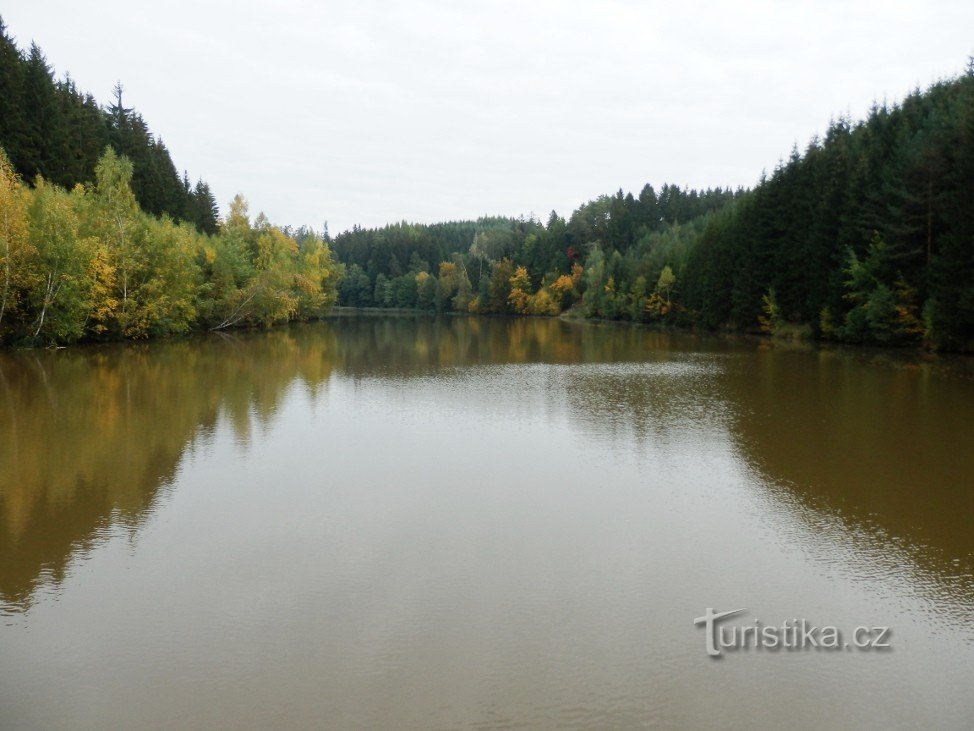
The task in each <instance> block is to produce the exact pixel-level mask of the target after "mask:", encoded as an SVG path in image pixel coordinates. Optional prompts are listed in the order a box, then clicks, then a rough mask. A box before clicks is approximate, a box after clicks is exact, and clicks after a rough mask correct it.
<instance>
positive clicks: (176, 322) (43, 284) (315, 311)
mask: <svg viewBox="0 0 974 731" xmlns="http://www.w3.org/2000/svg"><path fill="white" fill-rule="evenodd" d="M132 175H133V166H132V164H131V162H130V161H129V160H127V159H126V158H124V157H121V156H119V155H117V154H116V153H115V151H114V150H113V149H112V148H110V147H109V148H107V149H106V151H105V154H104V155H103V156H102V157H101V159H100V160H99V161H98V163H97V165H96V172H95V177H96V181H95V183H94V185H92V186H90V187H84V186H76V187H75V188H74V190H72V191H71V192H70V193H68V192H67V191H65V190H64V189H63V188H61V187H59V186H57V185H54V184H52V183H49V182H47V181H46V180H44V178H40V177H38V178H37V182H36V185H35V187H34V188H33V189H31V188H28V187H27V186H25V185H23V184H22V183H21V182H20V180H19V179H18V177H17V176H16V174H15V173H14V171H13V169H12V166H11V165H10V164H9V162H8V161H7V157H6V155H5V153H4V152H3V150H2V148H0V342H8V343H9V342H21V341H24V342H33V343H39V344H41V343H67V342H73V341H76V340H79V339H83V338H89V339H90V338H99V337H107V338H147V337H154V336H162V335H170V334H175V333H182V332H186V331H188V330H190V329H193V328H197V327H207V328H210V329H222V328H227V327H232V326H236V325H271V324H274V323H277V322H283V321H287V320H291V319H296V318H297V319H308V318H313V317H320V316H321V315H322V314H324V313H325V312H326V311H327V310H328V308H329V307H331V306H332V305H333V304H334V303H335V300H336V298H337V286H338V281H339V280H340V279H341V276H342V267H341V265H340V264H338V263H336V262H335V261H334V259H333V258H332V256H331V251H330V249H329V247H328V244H327V242H326V241H325V240H324V239H323V238H322V237H321V236H318V235H317V234H315V233H314V232H313V231H309V230H307V229H300V230H299V231H298V232H296V233H295V234H288V233H285V231H284V230H282V229H280V228H277V227H275V226H272V225H270V224H269V223H268V222H267V219H266V218H265V217H264V216H263V215H260V216H258V217H257V219H256V220H255V221H254V223H253V224H251V222H250V220H249V218H248V215H247V203H246V201H245V200H244V199H243V198H242V197H240V196H237V198H235V199H234V201H233V203H231V205H230V213H229V215H228V216H227V219H226V221H224V223H223V226H221V227H220V229H219V231H218V233H217V234H216V235H214V236H208V235H205V234H203V233H200V232H199V231H198V230H197V229H196V228H195V227H193V226H191V225H190V224H188V223H177V222H175V221H174V220H173V219H171V218H170V217H169V216H166V215H163V216H161V217H158V218H157V217H155V216H152V215H150V214H148V213H146V212H145V211H143V210H141V209H140V208H139V205H138V203H137V201H136V198H135V195H134V193H133V192H132V187H131V185H132V182H131V181H132Z"/></svg>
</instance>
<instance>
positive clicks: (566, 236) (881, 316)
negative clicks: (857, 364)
mask: <svg viewBox="0 0 974 731" xmlns="http://www.w3.org/2000/svg"><path fill="white" fill-rule="evenodd" d="M334 250H335V252H336V254H337V256H338V258H339V259H340V260H341V261H342V262H344V263H345V264H346V266H347V274H346V277H345V279H344V280H343V281H342V283H341V284H340V286H339V302H340V304H343V305H349V306H371V307H408V308H420V309H426V310H437V311H462V312H481V313H508V314H537V315H554V314H559V313H561V312H564V311H566V310H571V311H572V312H574V313H577V314H578V315H580V316H583V317H597V318H608V319H625V320H632V321H639V322H657V323H661V324H666V325H680V326H695V327H703V328H708V329H734V330H753V331H764V332H769V333H773V334H775V335H779V336H800V337H815V338H821V339H833V340H840V341H846V342H860V343H878V344H902V345H920V344H924V345H927V346H930V347H936V348H942V349H951V350H972V349H974V62H972V63H971V64H969V65H968V68H967V70H966V72H965V73H964V74H962V75H961V76H959V77H957V78H954V79H949V80H945V81H941V82H938V83H936V84H934V85H932V86H931V87H930V88H929V89H927V90H926V91H920V90H917V91H914V92H913V93H911V94H910V95H909V96H908V97H907V98H906V99H904V100H903V101H902V102H901V103H899V104H895V105H886V104H883V105H875V106H874V107H873V108H872V110H871V111H870V113H869V114H868V116H867V118H866V119H865V120H864V121H861V122H858V123H853V122H851V121H850V120H848V119H839V120H836V121H833V122H832V123H831V124H830V125H829V128H828V131H827V132H826V134H825V136H824V138H822V139H818V138H816V139H813V140H812V142H811V143H810V144H809V145H808V147H807V149H806V150H805V151H804V153H800V152H799V151H798V149H797V148H796V149H794V150H793V151H792V154H791V156H790V157H789V158H788V159H787V160H785V161H782V162H781V163H780V164H779V165H778V167H777V168H776V169H775V170H774V171H773V173H772V174H771V175H770V176H762V178H761V180H760V182H759V184H758V185H757V186H756V187H755V188H754V189H753V190H750V191H743V190H736V191H731V190H726V189H720V188H718V189H715V190H706V191H693V190H684V189H681V188H678V187H676V186H672V185H664V186H663V187H662V188H661V189H660V190H659V191H656V190H654V189H653V187H652V186H649V185H647V186H645V187H644V188H643V189H642V191H640V193H639V195H638V196H633V195H632V194H625V193H623V192H622V191H621V190H620V191H619V192H618V193H616V194H615V195H613V196H602V197H600V198H598V199H596V200H594V201H591V202H589V203H586V204H584V205H582V206H581V207H580V208H578V209H577V210H576V211H575V212H574V213H573V214H572V215H571V217H570V218H569V219H568V220H567V221H566V220H565V219H563V218H561V217H559V216H558V215H557V214H556V213H554V212H552V214H551V216H550V217H549V218H548V221H547V222H546V223H544V224H542V223H541V222H540V221H537V220H534V219H527V220H525V219H516V220H515V219H505V218H485V219H480V220H477V221H460V222H451V223H443V224H433V225H411V224H406V223H401V224H396V225H392V226H386V227H384V228H379V229H371V230H362V229H358V228H355V229H353V230H352V231H349V232H347V233H344V234H341V235H339V236H338V237H336V240H335V242H334Z"/></svg>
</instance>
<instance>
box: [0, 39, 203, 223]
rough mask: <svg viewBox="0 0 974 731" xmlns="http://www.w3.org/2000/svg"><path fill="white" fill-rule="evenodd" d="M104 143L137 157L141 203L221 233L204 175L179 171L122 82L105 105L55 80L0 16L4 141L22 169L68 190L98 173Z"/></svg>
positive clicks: (136, 189) (27, 176)
mask: <svg viewBox="0 0 974 731" xmlns="http://www.w3.org/2000/svg"><path fill="white" fill-rule="evenodd" d="M106 145H110V146H111V147H112V149H113V150H115V152H116V153H118V154H119V155H124V156H125V157H126V158H128V159H129V160H130V161H131V162H132V165H133V174H132V179H131V187H132V191H133V193H134V195H135V198H136V200H137V201H138V202H139V205H140V207H141V208H142V209H143V210H145V211H148V212H149V213H152V214H155V215H157V216H158V215H162V214H164V213H165V214H168V215H169V216H170V217H172V218H174V219H177V220H183V221H188V222H190V223H192V224H193V225H194V226H196V228H198V229H199V230H200V231H202V232H204V233H207V234H215V233H216V229H217V220H218V212H217V208H216V201H215V200H214V198H213V195H212V193H211V192H210V189H209V187H208V186H207V185H206V183H204V182H202V181H198V182H197V183H196V185H195V187H192V186H191V185H190V182H189V180H188V178H187V177H186V176H185V174H184V175H183V177H180V175H179V173H178V172H177V170H176V167H175V165H174V164H173V161H172V158H171V157H170V154H169V151H168V149H167V148H166V146H165V144H164V143H163V142H162V140H161V139H159V138H157V137H155V136H154V135H153V134H152V133H151V132H150V130H149V127H148V125H147V124H146V123H145V121H144V120H143V119H142V117H141V116H140V115H139V114H138V113H136V112H135V111H134V110H132V109H128V108H126V107H125V106H124V105H123V104H122V87H121V85H118V86H116V88H115V102H114V104H112V105H111V106H110V107H108V108H107V109H104V110H103V109H101V108H100V107H99V106H98V104H97V102H96V101H95V100H94V98H93V97H92V96H91V95H90V94H83V93H81V92H80V91H78V89H77V87H76V86H75V84H74V82H73V81H72V80H71V79H70V78H68V77H65V78H64V79H63V80H56V79H55V78H54V72H53V71H52V70H51V67H50V65H49V64H48V62H47V59H46V58H45V57H44V54H43V52H42V51H41V49H40V48H39V47H38V46H37V45H36V44H31V46H30V48H29V49H28V51H27V52H26V53H23V52H21V51H20V50H19V49H18V48H17V45H16V43H15V42H14V40H13V38H12V37H11V36H10V35H8V33H7V31H6V28H5V26H4V25H3V21H2V20H0V146H2V147H4V148H5V149H6V151H7V153H8V154H9V156H10V160H11V163H12V165H13V169H14V170H15V171H16V172H17V174H18V175H20V176H21V177H22V178H23V179H24V180H26V181H28V182H30V183H33V182H34V180H35V179H36V178H37V177H38V176H40V177H43V178H44V179H45V180H47V181H48V182H49V183H54V184H56V185H58V186H61V187H62V188H65V189H69V190H70V189H71V188H72V187H74V186H75V185H77V184H79V183H84V184H87V183H91V182H93V181H94V180H95V167H96V165H97V162H98V160H99V158H100V157H101V155H102V152H103V151H104V149H105V146H106Z"/></svg>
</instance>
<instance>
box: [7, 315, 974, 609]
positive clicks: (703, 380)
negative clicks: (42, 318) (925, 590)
mask: <svg viewBox="0 0 974 731" xmlns="http://www.w3.org/2000/svg"><path fill="white" fill-rule="evenodd" d="M715 356H716V359H717V360H716V361H715ZM647 361H648V362H650V364H655V366H654V367H655V368H656V370H650V371H647V370H646V369H645V368H644V367H635V368H629V367H626V366H625V364H626V363H644V362H647ZM717 361H719V362H717ZM512 363H558V364H567V363H589V364H596V363H601V364H605V363H611V364H616V365H615V366H613V367H611V368H580V369H572V372H571V373H570V374H563V376H562V377H561V378H559V379H558V382H559V384H562V385H564V386H565V387H564V389H561V388H560V387H559V388H555V389H553V390H550V391H549V392H548V393H547V395H546V398H550V399H553V400H558V401H565V400H567V404H568V407H569V409H570V410H571V413H572V416H573V420H574V422H575V426H576V428H578V429H580V430H581V431H582V432H583V433H589V432H591V435H592V436H593V437H595V436H599V437H605V438H610V439H619V440H620V441H621V440H627V439H628V440H630V441H631V440H632V438H633V437H634V436H635V437H636V438H637V439H642V438H655V437H659V436H660V435H661V434H665V432H666V430H667V429H668V428H669V427H670V426H674V427H676V426H678V425H679V424H680V423H683V424H686V423H687V422H688V420H689V421H691V422H692V423H695V424H698V425H699V424H700V423H702V422H703V421H704V420H707V421H708V423H710V424H711V426H713V427H714V428H721V429H726V428H730V429H731V430H732V432H733V436H734V437H735V439H736V441H737V443H738V445H739V447H740V449H741V450H742V452H743V453H744V455H745V456H746V459H747V460H748V461H749V462H750V463H752V464H753V465H754V466H756V467H759V468H760V469H762V470H763V471H764V472H765V474H767V475H768V476H769V477H770V479H771V481H773V482H775V483H776V484H785V485H788V486H789V489H790V490H793V491H794V492H795V494H796V495H798V496H799V497H802V498H803V499H807V501H808V503H809V504H811V505H815V506H824V507H825V508H827V509H832V508H835V507H836V506H838V507H841V508H842V510H843V511H846V509H847V508H849V511H847V512H848V514H850V515H852V516H853V517H855V516H856V515H857V513H856V510H859V509H861V510H862V511H863V514H862V516H861V520H863V521H865V520H867V518H868V520H870V521H872V522H876V521H878V522H879V523H880V524H881V525H882V526H883V527H885V528H886V529H887V530H888V531H889V532H890V533H894V534H900V535H902V534H907V535H910V536H912V537H914V538H917V540H921V539H922V541H924V542H927V543H930V544H933V545H935V546H938V547H940V548H941V549H942V553H943V554H944V555H945V556H949V557H953V556H967V555H969V554H970V553H971V550H972V545H971V544H972V539H974V536H972V535H971V532H970V529H969V525H970V519H971V517H972V515H974V510H972V503H971V500H972V498H971V494H970V490H969V489H965V486H966V485H970V484H974V479H972V475H971V474H970V473H969V470H970V469H971V466H970V465H969V464H968V463H965V461H964V460H962V459H960V456H961V455H963V454H964V452H963V448H964V446H965V443H964V437H965V436H969V434H970V428H971V427H970V425H969V424H968V423H965V421H964V416H965V414H966V413H969V412H970V405H971V398H972V394H971V383H970V382H969V381H964V380H960V379H950V378H940V377H939V376H937V375H935V374H932V373H930V372H929V370H930V369H929V367H927V366H923V367H920V368H915V367H909V368H907V367H893V366H889V365H884V366H881V367H877V366H876V365H874V364H871V363H868V362H862V359H856V358H849V357H845V356H842V355H835V354H830V353H828V352H825V351H821V352H814V353H802V352H775V351H769V352H768V351H755V349H754V348H753V347H752V346H745V347H741V346H739V345H735V344H734V343H733V342H731V341H725V340H717V339H700V338H696V337H693V336H690V335H667V334H661V333H654V332H651V331H649V330H646V329H643V328H637V327H631V326H598V325H592V324H572V323H568V322H564V321H559V320H554V319H548V318H540V319H534V318H522V319H505V318H466V317H440V318H433V317H427V316H422V315H401V316H399V315H393V316H389V315H385V316H342V317H337V318H334V319H331V320H329V321H327V322H325V323H320V324H312V325H302V326H293V327H290V328H285V329H279V330H274V331H271V332H256V333H238V334H235V335H231V336H221V337H217V336H213V337H203V338H197V339H192V340H187V341H182V342H172V343H153V344H149V345H145V346H110V347H104V348H102V347H91V348H79V349H75V350H63V351H58V352H46V351H20V352H11V353H6V354H3V355H0V401H2V402H3V403H2V405H0V599H2V600H3V601H6V602H9V603H12V604H18V605H21V606H24V605H26V604H28V603H29V601H30V598H31V595H32V593H33V592H34V590H35V589H36V587H37V585H38V583H39V582H40V581H41V577H42V576H50V578H51V579H53V580H55V581H57V580H59V579H60V578H61V577H62V576H63V573H64V570H65V567H66V565H67V563H68V561H69V559H70V557H71V555H72V553H73V552H74V551H76V550H79V549H83V548H84V547H85V545H86V544H88V543H90V542H91V541H92V540H93V538H94V537H95V536H96V535H97V534H98V531H99V530H100V529H102V528H104V527H105V526H107V525H108V524H109V523H115V524H117V525H125V526H130V527H132V528H133V529H135V528H137V527H138V526H139V525H140V524H141V523H142V521H143V520H144V519H145V517H146V516H147V515H148V513H149V511H151V509H152V507H153V504H154V502H155V500H156V498H157V495H158V492H159V489H160V487H161V486H162V485H164V484H166V482H167V481H168V480H170V479H171V478H172V476H173V474H174V472H175V469H176V467H177V465H178V464H179V461H180V458H181V456H182V454H183V453H184V451H185V450H186V449H187V448H188V447H190V446H191V445H193V443H194V440H196V439H199V438H200V437H201V435H205V434H206V433H207V432H208V431H210V430H212V428H213V427H214V425H215V424H216V423H217V420H218V419H219V418H223V419H225V420H226V421H227V423H228V424H229V425H230V426H231V427H232V429H233V430H234V432H235V434H236V436H237V437H238V439H239V440H240V441H241V442H243V443H246V439H247V435H248V430H249V429H250V428H251V424H252V420H253V419H255V418H256V419H257V420H258V421H267V420H269V419H270V418H271V417H272V416H273V415H274V414H275V413H276V410H277V407H278V405H279V402H280V400H281V398H282V396H283V395H284V394H285V392H286V391H287V389H288V387H289V386H290V385H291V384H293V383H295V382H297V383H299V384H301V386H302V387H303V388H305V389H308V390H310V391H311V392H312V393H314V392H315V391H316V390H317V389H321V388H325V386H326V384H327V381H328V378H329V376H330V375H331V374H332V373H333V372H334V373H336V374H339V375H341V376H344V377H350V378H353V379H354V378H365V377H377V378H396V379H403V378H406V379H408V378H410V377H412V376H419V375H428V374H430V373H431V372H432V371H434V370H436V369H439V368H455V367H462V366H468V365H478V366H479V365H490V364H498V365H500V364H512ZM650 372H651V373H655V374H657V375H659V376H661V377H653V378H647V377H646V375H647V373H650ZM718 412H719V413H718ZM726 413H730V414H732V415H733V416H732V417H731V418H729V419H727V418H725V415H726ZM715 416H716V417H718V421H717V422H714V421H713V418H712V417H715ZM965 468H966V469H967V472H966V473H965V472H964V470H965ZM823 501H824V502H823ZM850 511H851V512H850ZM869 512H872V513H873V515H871V516H867V513H869Z"/></svg>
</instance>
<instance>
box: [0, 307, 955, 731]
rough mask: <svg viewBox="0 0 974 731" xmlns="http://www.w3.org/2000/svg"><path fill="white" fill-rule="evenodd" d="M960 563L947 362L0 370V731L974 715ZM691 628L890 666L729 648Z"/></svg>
mask: <svg viewBox="0 0 974 731" xmlns="http://www.w3.org/2000/svg"><path fill="white" fill-rule="evenodd" d="M972 574H974V369H972V367H971V366H970V363H969V362H967V361H964V360H960V359H959V360H944V359H932V360H930V359H928V360H917V359H915V358H913V357H911V356H908V355H897V354H889V353H880V352H870V351H865V350H863V351H835V350H821V349H816V350H812V349H808V350H802V349H789V348H783V347H780V346H779V347H775V346H771V345H769V344H766V343H755V342H751V341H732V340H725V339H707V338H699V337H695V336H690V335H667V334H659V333H652V332H649V331H646V330H643V329H639V328H634V327H625V326H622V327H613V326H604V325H603V326H600V325H593V324H573V323H567V322H562V321H558V320H542V319H518V320H507V319H476V318H470V319H466V318H444V319H434V318H428V317H420V316H416V317H414V316H344V317H337V318H334V319H332V320H329V321H326V322H323V323H319V324H314V325H307V326H300V327H293V328H290V329H282V330H274V331H271V332H266V333H252V334H251V333H245V334H232V335H226V336H211V337H206V338H200V339H193V340H189V341H181V342H172V343H157V344H148V345H140V346H112V347H86V348H77V349H69V350H62V351H58V352H45V351H19V352H8V353H4V354H2V356H0V727H2V728H4V729H11V728H12V729H16V728H44V729H57V728H92V729H103V728H116V727H143V726H151V727H165V728H202V727H216V728H219V727H248V728H269V727H275V726H277V727H280V726H288V727H299V728H312V727H315V728H321V727H325V728H456V727H470V728H522V727H531V728H536V727H565V728H590V727H592V728H597V727H600V728H605V727H612V728H630V727H634V728H638V727H645V726H651V725H659V726H664V727H698V728H699V727H758V728H761V727H765V728H780V727H784V726H787V727H795V728H806V727H811V726H826V727H845V728H853V727H875V728H890V727H916V726H924V727H932V726H937V727H942V728H951V727H957V728H960V727H970V726H971V725H972V724H974V692H972V689H974V578H972ZM707 607H712V608H714V609H715V610H716V611H723V610H731V609H739V608H746V609H747V610H748V611H747V612H746V613H743V614H741V615H738V616H736V617H735V618H734V620H727V622H728V623H729V624H739V625H747V624H754V621H755V620H759V621H760V622H762V623H764V624H765V625H780V624H781V623H782V622H784V621H785V620H788V619H791V618H803V619H806V620H807V621H808V622H809V623H811V624H813V625H818V626H822V625H834V626H836V627H838V628H840V629H841V630H842V631H843V632H847V633H849V634H851V633H852V631H853V630H854V629H855V628H856V627H857V626H860V625H865V626H870V627H872V626H888V627H890V628H891V635H890V637H889V638H888V640H889V642H890V644H891V649H888V650H881V649H876V650H839V651H827V650H815V649H811V648H809V649H805V650H798V651H782V650H778V651H774V650H769V649H767V648H763V649H760V650H756V649H754V648H753V647H752V648H749V649H744V650H736V651H735V650H731V649H726V650H724V651H723V656H722V657H720V658H719V659H714V658H711V657H708V655H707V653H706V651H705V634H706V630H705V628H704V627H702V626H695V625H694V623H693V620H694V619H695V618H697V617H700V616H701V615H703V614H704V612H705V610H706V608H707ZM844 639H845V638H844Z"/></svg>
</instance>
